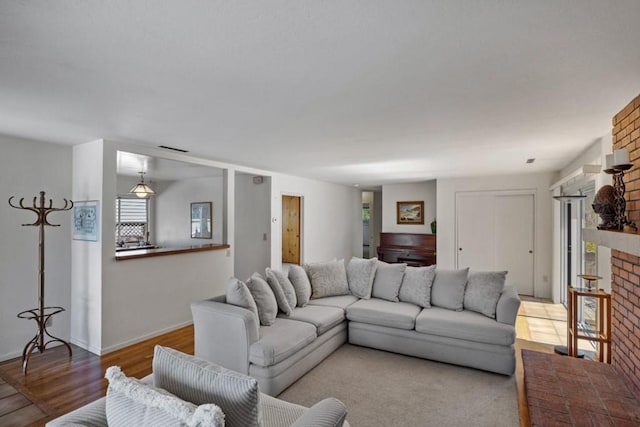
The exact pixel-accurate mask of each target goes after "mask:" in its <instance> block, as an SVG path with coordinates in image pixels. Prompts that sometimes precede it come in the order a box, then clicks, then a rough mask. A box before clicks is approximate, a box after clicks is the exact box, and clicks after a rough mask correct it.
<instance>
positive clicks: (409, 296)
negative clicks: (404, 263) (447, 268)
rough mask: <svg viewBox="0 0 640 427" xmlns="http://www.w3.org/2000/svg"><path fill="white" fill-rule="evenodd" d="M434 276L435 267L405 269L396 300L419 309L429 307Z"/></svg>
mask: <svg viewBox="0 0 640 427" xmlns="http://www.w3.org/2000/svg"><path fill="white" fill-rule="evenodd" d="M435 275H436V266H435V265H431V266H429V267H407V269H406V270H405V271H404V277H403V278H402V286H400V294H399V295H398V298H399V299H400V301H402V302H410V303H412V304H416V305H419V306H420V307H424V308H429V307H431V286H432V285H433V278H434V277H435Z"/></svg>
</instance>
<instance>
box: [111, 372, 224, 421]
mask: <svg viewBox="0 0 640 427" xmlns="http://www.w3.org/2000/svg"><path fill="white" fill-rule="evenodd" d="M104 377H105V378H106V379H107V380H108V381H109V388H108V389H107V398H106V402H105V415H106V417H107V423H108V424H109V427H130V426H140V427H146V426H148V427H156V426H160V425H161V426H165V427H173V426H175V427H184V426H189V427H223V426H224V425H225V423H224V418H225V416H224V413H223V412H222V409H220V408H219V407H218V406H217V405H215V404H213V403H207V404H202V405H200V406H196V405H194V404H193V403H191V402H186V401H184V400H182V399H180V398H179V397H177V396H175V395H173V394H171V393H169V392H167V391H166V390H162V389H158V388H156V387H153V386H151V385H148V384H144V383H142V382H141V381H139V380H137V379H135V378H129V377H127V376H125V375H124V374H123V373H122V371H121V370H120V368H119V367H118V366H112V367H110V368H108V369H107V372H106V373H105V376H104Z"/></svg>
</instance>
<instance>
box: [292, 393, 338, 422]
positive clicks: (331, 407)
mask: <svg viewBox="0 0 640 427" xmlns="http://www.w3.org/2000/svg"><path fill="white" fill-rule="evenodd" d="M346 417H347V409H346V408H345V406H344V404H343V403H342V402H341V401H339V400H338V399H335V398H333V397H329V398H327V399H324V400H321V401H320V402H318V403H316V404H315V405H313V406H312V407H311V408H309V409H308V410H307V411H306V412H305V413H304V415H303V416H301V417H300V418H298V419H297V420H296V422H295V423H293V424H291V427H341V426H342V425H343V424H344V420H345V418H346Z"/></svg>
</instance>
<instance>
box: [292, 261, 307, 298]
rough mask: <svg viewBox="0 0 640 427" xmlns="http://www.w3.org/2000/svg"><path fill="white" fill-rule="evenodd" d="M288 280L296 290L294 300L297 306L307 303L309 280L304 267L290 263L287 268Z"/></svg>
mask: <svg viewBox="0 0 640 427" xmlns="http://www.w3.org/2000/svg"><path fill="white" fill-rule="evenodd" d="M289 280H290V281H291V284H292V285H293V289H295V291H296V300H297V301H298V307H304V306H305V305H307V304H308V303H309V299H310V298H311V282H310V281H309V276H307V272H306V271H305V270H304V268H302V267H300V266H299V265H292V266H291V268H289Z"/></svg>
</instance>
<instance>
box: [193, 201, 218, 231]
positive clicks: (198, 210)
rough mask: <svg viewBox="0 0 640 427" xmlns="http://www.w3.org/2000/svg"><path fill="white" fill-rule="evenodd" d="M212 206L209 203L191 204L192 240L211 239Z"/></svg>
mask: <svg viewBox="0 0 640 427" xmlns="http://www.w3.org/2000/svg"><path fill="white" fill-rule="evenodd" d="M212 206H213V203H211V202H195V203H191V238H192V239H211V237H212V233H211V223H212V221H213V218H212V214H211V212H212Z"/></svg>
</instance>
